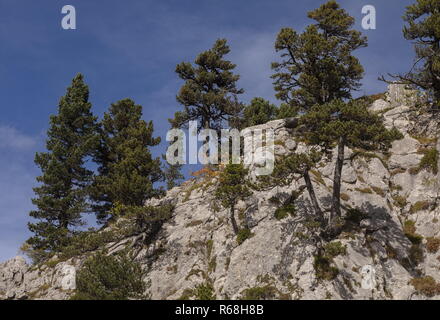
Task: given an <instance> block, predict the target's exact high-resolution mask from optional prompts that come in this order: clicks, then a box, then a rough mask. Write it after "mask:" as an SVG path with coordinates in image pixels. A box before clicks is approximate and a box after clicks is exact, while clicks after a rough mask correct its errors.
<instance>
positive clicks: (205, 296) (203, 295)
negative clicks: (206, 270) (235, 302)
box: [195, 282, 216, 300]
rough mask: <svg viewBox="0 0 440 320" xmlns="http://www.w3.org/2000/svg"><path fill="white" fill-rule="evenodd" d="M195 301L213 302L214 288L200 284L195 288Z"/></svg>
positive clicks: (207, 284) (210, 285) (209, 284)
mask: <svg viewBox="0 0 440 320" xmlns="http://www.w3.org/2000/svg"><path fill="white" fill-rule="evenodd" d="M195 298H196V300H215V299H216V296H215V292H214V287H213V286H212V284H211V283H209V282H207V283H202V284H200V285H198V286H197V287H196V290H195Z"/></svg>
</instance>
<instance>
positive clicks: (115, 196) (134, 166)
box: [91, 99, 163, 222]
mask: <svg viewBox="0 0 440 320" xmlns="http://www.w3.org/2000/svg"><path fill="white" fill-rule="evenodd" d="M141 117H142V106H140V105H136V104H135V103H134V102H133V101H132V100H130V99H124V100H121V101H119V102H117V103H114V104H112V105H111V106H110V109H109V111H108V112H106V113H105V114H104V119H103V120H102V122H101V130H100V131H101V134H100V136H101V146H100V149H99V151H98V152H97V154H96V156H95V158H96V159H95V160H96V162H97V163H98V165H99V168H98V172H99V174H98V175H97V176H96V178H95V181H94V183H93V187H92V191H91V194H92V199H93V200H94V201H95V205H94V206H93V208H94V210H95V212H96V215H97V218H98V220H99V221H100V222H105V221H106V220H107V219H108V217H109V215H110V216H111V212H110V210H111V209H112V208H115V207H116V206H124V207H125V208H126V209H127V210H129V209H130V208H139V207H142V206H143V205H144V202H145V200H147V199H149V198H151V197H154V196H158V195H159V194H160V193H161V190H158V189H157V188H155V186H154V183H155V182H158V181H160V180H161V179H162V177H163V176H162V171H161V169H160V159H159V158H155V159H153V157H152V155H151V152H150V150H149V148H150V147H152V146H155V145H158V144H159V143H160V138H154V137H153V123H152V122H151V121H150V122H148V123H146V122H145V121H144V120H141Z"/></svg>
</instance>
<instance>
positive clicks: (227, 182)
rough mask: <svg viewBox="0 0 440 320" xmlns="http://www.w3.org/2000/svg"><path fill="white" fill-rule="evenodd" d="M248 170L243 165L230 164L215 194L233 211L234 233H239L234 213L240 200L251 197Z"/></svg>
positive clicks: (220, 178)
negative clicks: (247, 177)
mask: <svg viewBox="0 0 440 320" xmlns="http://www.w3.org/2000/svg"><path fill="white" fill-rule="evenodd" d="M247 173H248V170H247V169H245V168H244V166H243V164H228V165H226V167H225V168H224V170H223V171H222V172H221V173H220V176H219V185H218V187H217V190H216V192H215V197H216V199H217V200H219V201H220V202H221V204H222V205H223V207H225V208H229V209H230V210H231V218H232V226H233V228H234V232H235V233H237V232H238V228H237V225H236V221H235V217H234V211H235V206H236V204H237V202H238V201H239V200H244V199H245V198H246V197H249V196H250V195H251V191H250V188H249V186H248V182H247V180H246V176H247Z"/></svg>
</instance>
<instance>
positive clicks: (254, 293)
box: [241, 284, 278, 300]
mask: <svg viewBox="0 0 440 320" xmlns="http://www.w3.org/2000/svg"><path fill="white" fill-rule="evenodd" d="M277 293H278V290H277V288H275V287H274V286H273V285H269V284H268V285H265V286H262V287H253V288H249V289H246V290H244V291H243V293H242V297H241V300H274V299H276V297H277Z"/></svg>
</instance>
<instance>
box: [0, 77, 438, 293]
mask: <svg viewBox="0 0 440 320" xmlns="http://www.w3.org/2000/svg"><path fill="white" fill-rule="evenodd" d="M413 94H414V93H411V94H410V93H409V91H408V89H405V88H402V87H399V86H397V85H392V86H391V87H390V90H389V93H388V94H387V97H386V98H385V99H384V100H378V101H376V102H375V103H374V104H373V105H372V107H371V108H372V110H373V111H374V112H378V113H381V114H383V116H384V119H385V123H386V124H387V126H388V127H392V126H395V127H397V128H398V129H399V130H400V131H401V132H402V133H403V135H404V138H403V139H402V140H399V141H395V142H394V143H393V146H392V148H391V150H390V151H389V153H387V154H379V153H365V152H360V151H359V150H349V149H347V150H346V152H345V154H346V160H345V165H344V168H343V177H342V180H343V185H342V196H341V198H342V200H343V206H344V215H345V225H344V227H343V229H344V231H343V232H342V234H341V235H340V236H339V238H338V239H335V240H333V241H332V242H331V243H330V245H331V246H333V247H334V248H337V249H338V250H339V251H338V254H335V255H334V256H332V258H331V259H330V260H329V261H328V262H329V263H330V264H331V266H328V265H327V266H324V267H328V268H329V269H328V270H327V271H328V272H327V273H326V270H325V268H324V269H322V268H321V269H320V265H319V263H320V260H319V258H320V257H319V256H317V250H316V243H315V241H314V238H313V237H312V234H313V229H314V227H316V226H314V224H313V223H314V219H313V217H314V213H313V210H312V209H311V205H310V201H309V198H308V195H307V192H305V191H303V190H304V182H303V180H302V179H298V180H297V181H296V182H294V183H292V184H291V185H290V186H288V187H281V186H277V187H274V188H271V189H266V190H260V191H253V194H252V196H251V197H249V198H248V199H246V201H242V202H240V203H239V205H238V207H237V209H236V216H237V219H238V222H239V224H240V227H241V228H246V229H249V230H250V233H248V234H247V236H246V237H243V238H242V239H241V240H240V241H237V237H236V235H235V234H234V233H233V230H232V227H231V224H230V221H229V211H228V210H225V209H223V208H222V207H221V206H220V205H219V203H217V202H216V201H215V197H214V193H215V189H216V182H217V177H216V175H215V174H213V175H207V176H205V177H199V178H198V179H193V180H190V181H187V182H185V183H184V184H183V185H181V186H179V187H177V188H174V189H172V190H170V191H169V192H168V193H167V195H166V196H165V197H164V198H162V199H152V200H150V201H149V202H148V203H147V204H146V205H148V206H161V205H163V204H165V203H167V204H169V203H173V204H175V209H174V211H173V214H172V217H171V218H170V219H169V220H168V221H166V222H165V223H164V224H163V225H162V228H161V230H160V231H159V233H158V234H156V235H155V237H154V238H153V239H152V240H151V242H150V243H149V244H148V245H145V246H140V247H139V248H138V251H137V259H138V260H139V261H140V262H141V263H142V264H143V266H144V267H145V269H147V270H148V273H147V276H146V279H145V281H146V283H148V294H149V295H150V296H151V297H152V299H177V298H191V297H193V298H195V296H194V292H195V291H194V289H195V288H197V286H199V285H201V284H210V286H212V290H213V293H214V294H215V295H216V297H217V298H218V299H240V298H244V297H246V296H249V295H250V294H251V293H252V292H255V291H258V292H260V293H261V292H263V293H264V295H265V297H266V298H273V299H371V298H373V299H425V298H427V297H426V296H425V295H423V292H421V291H420V290H416V289H415V288H414V286H413V285H412V284H411V280H412V279H413V278H416V277H423V276H431V277H433V278H434V279H435V280H436V281H437V282H439V283H440V269H439V267H440V261H439V259H440V252H436V250H435V249H436V248H432V246H428V245H427V243H428V242H429V241H432V239H435V238H436V237H440V220H439V215H440V211H439V210H440V209H439V207H438V200H439V197H438V195H439V193H438V190H439V188H438V182H439V181H438V177H437V175H436V174H434V173H432V172H430V171H429V170H426V169H420V170H411V169H412V168H417V167H418V166H419V164H420V161H421V159H422V158H423V150H426V149H429V148H434V147H436V134H437V132H438V131H437V129H436V122H435V121H434V120H432V119H431V118H430V115H429V114H427V113H422V112H421V111H420V109H419V108H415V106H416V102H417V101H419V97H418V96H417V98H414V96H413ZM421 123H422V124H423V125H421ZM294 127H295V122H294V121H292V120H277V121H272V122H269V123H267V124H265V125H262V126H259V128H260V129H263V130H264V129H267V128H271V129H274V131H275V141H276V143H275V144H276V145H275V153H276V154H277V155H278V156H283V155H287V154H290V153H292V152H300V151H303V150H305V149H306V146H305V145H304V144H303V143H302V142H300V141H298V140H297V139H295V135H294V131H295V129H294ZM334 163H335V161H334V159H330V160H329V161H325V162H322V163H321V164H320V166H319V167H318V169H317V170H316V171H313V172H312V178H313V182H314V186H315V188H316V193H317V196H318V198H319V200H320V201H321V203H323V204H324V207H325V204H329V197H330V195H331V185H332V175H333V171H334ZM259 165H264V164H259V163H258V162H257V164H255V166H259ZM255 166H253V167H251V168H250V169H251V175H252V172H253V171H255V169H256V168H255ZM293 191H295V192H296V193H297V194H298V197H297V199H296V200H295V203H294V206H295V212H292V213H291V214H287V215H284V216H279V215H277V214H276V213H277V209H280V208H282V207H283V206H284V205H285V204H286V203H287V202H288V200H289V198H290V196H291V195H292V192H293ZM416 236H417V237H418V238H417V239H422V240H421V242H420V243H419V242H416V241H414V238H415V237H416ZM127 243H132V241H131V239H125V240H124V241H122V242H121V243H116V244H111V245H110V246H109V247H111V248H118V249H115V250H119V249H121V248H124V247H125V246H126V244H127ZM437 249H438V248H437ZM112 252H114V250H113V251H112ZM80 260H81V258H80V257H78V258H77V259H76V260H75V259H71V260H69V261H65V262H61V263H56V261H55V262H53V263H52V264H51V263H47V264H45V265H43V266H39V267H37V266H34V267H29V266H28V265H27V264H26V262H25V261H24V259H23V258H19V257H17V258H14V259H12V260H10V261H8V262H6V263H4V264H2V265H0V298H4V299H33V298H42V299H64V298H67V297H69V296H70V294H71V293H72V292H73V290H74V289H75V282H74V277H75V268H78V266H79V265H80V262H79V261H80ZM430 298H439V296H434V297H430Z"/></svg>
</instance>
